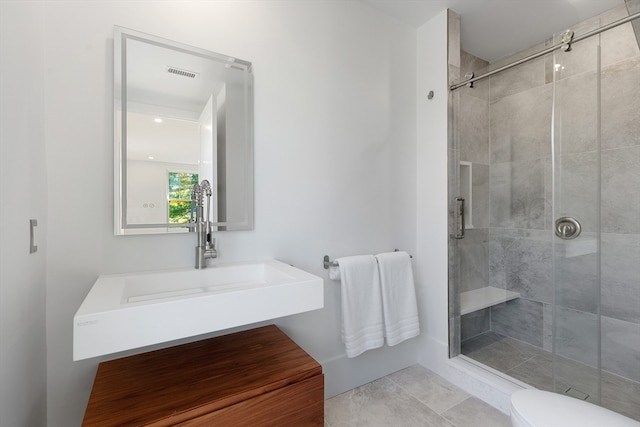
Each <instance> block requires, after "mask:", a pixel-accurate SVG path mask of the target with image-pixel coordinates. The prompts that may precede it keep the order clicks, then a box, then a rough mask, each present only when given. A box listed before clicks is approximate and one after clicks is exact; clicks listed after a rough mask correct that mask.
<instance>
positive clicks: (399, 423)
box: [324, 365, 511, 427]
mask: <svg viewBox="0 0 640 427" xmlns="http://www.w3.org/2000/svg"><path fill="white" fill-rule="evenodd" d="M324 408H325V409H324V413H325V422H324V424H325V427H347V426H348V427H355V426H362V427H412V426H416V427H418V426H419V427H509V426H511V422H510V421H509V416H507V415H505V414H503V413H502V412H500V411H498V410H497V409H495V408H493V407H491V406H489V405H488V404H486V403H484V402H482V401H481V400H479V399H477V398H475V397H473V396H471V395H469V394H468V393H466V392H464V391H463V390H461V389H459V388H458V387H456V386H455V385H453V384H451V383H449V382H448V381H446V380H445V379H443V378H442V377H440V376H438V375H436V374H435V373H433V372H431V371H430V370H428V369H426V368H424V367H422V366H420V365H414V366H410V367H408V368H406V369H403V370H401V371H398V372H395V373H393V374H391V375H387V376H386V377H383V378H380V379H379V380H376V381H373V382H371V383H369V384H365V385H363V386H360V387H358V388H355V389H353V390H350V391H347V392H345V393H342V394H340V395H338V396H335V397H332V398H330V399H327V400H326V401H325V405H324Z"/></svg>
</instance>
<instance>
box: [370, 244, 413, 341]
mask: <svg viewBox="0 0 640 427" xmlns="http://www.w3.org/2000/svg"><path fill="white" fill-rule="evenodd" d="M376 259H377V260H378V268H379V269H380V284H381V288H382V309H383V312H384V328H385V335H386V337H387V344H388V345H390V346H392V345H396V344H399V343H401V342H402V341H404V340H406V339H409V338H413V337H415V336H417V335H418V334H420V322H419V320H418V304H417V301H416V290H415V285H414V283H413V272H412V270H411V257H410V256H409V254H408V253H406V252H387V253H383V254H378V255H376Z"/></svg>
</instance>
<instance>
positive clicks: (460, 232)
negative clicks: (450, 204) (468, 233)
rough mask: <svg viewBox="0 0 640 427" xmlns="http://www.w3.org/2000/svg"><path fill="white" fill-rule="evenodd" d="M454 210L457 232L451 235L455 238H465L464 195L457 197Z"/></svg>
mask: <svg viewBox="0 0 640 427" xmlns="http://www.w3.org/2000/svg"><path fill="white" fill-rule="evenodd" d="M454 200H455V204H456V206H455V211H454V221H453V223H454V227H455V233H454V234H452V235H451V237H452V238H454V239H464V197H456V198H455V199H454Z"/></svg>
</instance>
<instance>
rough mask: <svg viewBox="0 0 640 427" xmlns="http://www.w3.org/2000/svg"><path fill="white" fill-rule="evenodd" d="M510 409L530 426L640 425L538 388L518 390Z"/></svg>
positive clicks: (621, 416) (623, 417)
mask: <svg viewBox="0 0 640 427" xmlns="http://www.w3.org/2000/svg"><path fill="white" fill-rule="evenodd" d="M511 410H512V411H515V412H517V413H518V415H519V416H520V417H521V418H523V419H524V420H526V422H527V423H528V424H530V425H532V426H551V425H553V426H558V427H560V426H583V427H591V426H593V427H602V426H611V427H614V426H615V427H627V426H629V427H640V422H638V421H635V420H632V419H631V418H627V417H625V416H624V415H621V414H618V413H617V412H613V411H610V410H609V409H605V408H603V407H601V406H597V405H594V404H592V403H588V402H585V401H583V400H579V399H575V398H573V397H569V396H563V395H560V394H557V393H552V392H549V391H542V390H531V389H526V390H518V391H516V392H515V393H513V394H512V395H511Z"/></svg>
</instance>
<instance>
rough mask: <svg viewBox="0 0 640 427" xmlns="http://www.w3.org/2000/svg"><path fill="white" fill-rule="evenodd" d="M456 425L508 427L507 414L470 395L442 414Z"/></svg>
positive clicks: (463, 426)
mask: <svg viewBox="0 0 640 427" xmlns="http://www.w3.org/2000/svg"><path fill="white" fill-rule="evenodd" d="M443 416H444V417H445V418H447V419H448V420H449V421H451V422H452V423H453V424H454V425H456V426H458V427H468V426H473V427H510V426H511V421H510V420H509V416H508V415H505V414H503V413H502V412H500V411H498V410H497V409H495V408H494V407H492V406H489V405H488V404H486V403H484V402H483V401H481V400H480V399H477V398H475V397H470V398H469V399H467V400H465V401H464V402H462V403H459V404H458V405H456V406H454V407H453V408H451V409H449V410H448V411H447V412H445V413H444V414H443Z"/></svg>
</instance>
